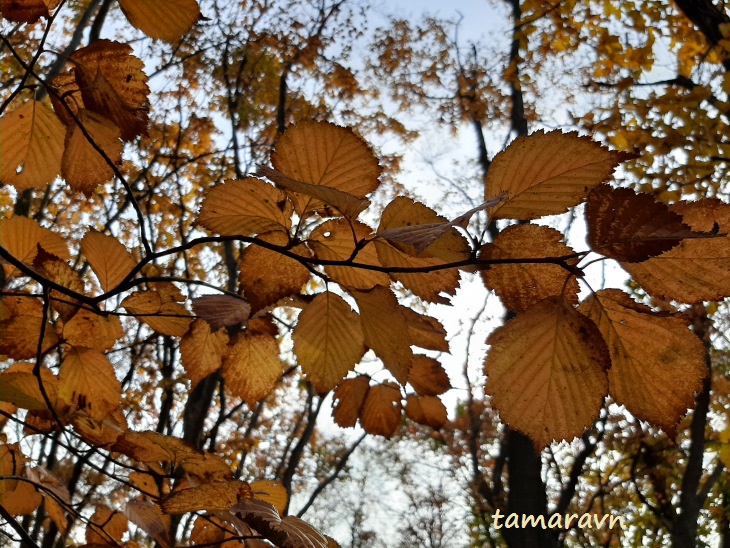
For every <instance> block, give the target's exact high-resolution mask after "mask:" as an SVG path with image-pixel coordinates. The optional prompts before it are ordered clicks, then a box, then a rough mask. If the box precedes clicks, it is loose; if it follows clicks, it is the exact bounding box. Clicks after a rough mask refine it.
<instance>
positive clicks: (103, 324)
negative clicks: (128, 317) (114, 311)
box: [63, 308, 124, 352]
mask: <svg viewBox="0 0 730 548" xmlns="http://www.w3.org/2000/svg"><path fill="white" fill-rule="evenodd" d="M123 334H124V332H123V331H122V323H121V322H120V321H119V318H118V317H117V316H103V315H101V314H96V313H95V312H92V311H91V310H87V309H85V308H82V309H80V310H79V311H78V312H76V314H74V316H73V317H72V318H71V319H70V320H69V321H68V322H67V323H66V325H64V326H63V338H64V339H66V342H67V343H68V344H70V345H72V346H85V347H87V348H93V349H95V350H99V351H101V352H105V351H107V350H111V349H112V347H113V346H114V343H115V342H116V341H117V340H118V339H120V338H121V337H122V335H123Z"/></svg>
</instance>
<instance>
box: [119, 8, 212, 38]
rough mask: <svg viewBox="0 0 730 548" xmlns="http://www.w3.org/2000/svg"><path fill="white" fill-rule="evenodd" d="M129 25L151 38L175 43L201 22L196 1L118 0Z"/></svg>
mask: <svg viewBox="0 0 730 548" xmlns="http://www.w3.org/2000/svg"><path fill="white" fill-rule="evenodd" d="M119 7H120V8H122V11H123V12H124V15H126V16H127V20H128V21H129V23H130V24H131V25H132V26H133V27H135V28H137V29H139V30H141V31H142V32H144V33H145V34H146V35H147V36H149V37H150V38H161V39H162V40H164V41H165V42H177V41H178V40H179V39H180V38H182V37H183V36H184V35H185V33H187V32H188V31H189V30H190V29H191V27H192V26H193V25H194V24H195V23H197V22H198V20H199V19H200V8H199V7H198V2H197V1H196V0H161V1H160V0H156V1H155V2H147V1H146V0H119Z"/></svg>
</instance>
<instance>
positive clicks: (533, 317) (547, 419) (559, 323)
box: [484, 297, 611, 450]
mask: <svg viewBox="0 0 730 548" xmlns="http://www.w3.org/2000/svg"><path fill="white" fill-rule="evenodd" d="M487 344H489V345H491V348H490V350H489V351H488V353H487V358H486V360H485V362H484V371H485V373H486V374H487V376H488V379H487V386H486V390H487V392H488V393H489V394H490V395H491V396H492V402H493V404H494V407H495V408H496V409H497V410H498V411H499V414H500V416H501V418H502V420H503V421H504V422H505V423H507V424H509V426H510V427H511V428H514V429H515V430H519V431H520V432H523V433H524V434H526V435H527V436H528V437H529V438H530V439H531V440H532V441H533V443H534V444H535V448H536V449H537V450H541V449H543V448H544V447H545V446H547V445H548V444H549V443H550V442H551V441H553V440H564V439H571V438H573V437H575V436H579V435H580V434H581V433H582V432H583V430H585V429H586V428H587V427H589V426H590V425H591V424H592V423H593V421H594V420H595V419H596V417H598V413H599V411H600V409H601V405H602V403H603V399H604V398H605V396H606V394H607V393H608V379H607V375H606V370H607V369H608V368H609V366H610V363H611V362H610V358H609V354H608V349H607V348H606V343H605V342H603V338H602V337H601V333H600V331H599V330H598V328H597V327H596V326H595V324H594V323H593V322H592V321H591V320H590V319H588V318H586V317H585V316H583V315H582V314H580V313H578V312H577V311H576V310H575V309H574V308H573V307H572V306H570V305H568V304H567V303H565V301H563V300H562V299H561V298H559V297H548V298H547V299H544V300H542V301H540V302H539V303H538V304H536V305H535V306H533V307H532V308H530V309H528V310H527V311H526V312H525V313H524V314H518V315H517V317H516V318H515V319H513V320H511V321H509V322H508V323H506V324H505V325H504V326H502V327H500V328H498V329H496V330H495V331H494V332H493V333H492V334H491V335H490V336H489V339H488V340H487Z"/></svg>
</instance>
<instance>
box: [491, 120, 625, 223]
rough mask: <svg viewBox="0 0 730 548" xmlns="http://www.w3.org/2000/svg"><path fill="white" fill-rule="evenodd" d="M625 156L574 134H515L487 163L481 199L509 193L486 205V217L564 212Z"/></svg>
mask: <svg viewBox="0 0 730 548" xmlns="http://www.w3.org/2000/svg"><path fill="white" fill-rule="evenodd" d="M630 157H631V156H630V155H628V154H625V153H621V152H615V151H611V150H608V149H606V148H604V147H603V146H601V145H600V144H599V143H596V142H594V141H592V140H590V139H589V138H587V137H579V136H578V135H577V134H576V133H561V132H560V131H551V132H549V133H544V132H543V131H538V132H536V133H533V134H531V135H527V136H520V137H518V138H517V139H515V140H514V141H512V143H511V144H510V145H509V146H508V147H507V148H506V149H505V150H504V151H502V152H501V153H499V154H498V155H497V156H495V158H494V160H493V161H492V165H491V166H490V167H489V173H488V174H487V182H486V198H487V199H490V198H493V197H495V196H497V195H499V194H500V193H501V192H504V191H506V192H507V193H508V196H509V199H508V200H507V202H506V203H503V204H500V205H497V206H495V207H494V208H492V209H491V210H490V218H491V219H522V220H529V219H537V218H539V217H543V216H545V215H555V214H557V213H563V212H565V211H567V210H568V208H570V207H573V206H576V205H578V204H580V203H581V202H582V201H583V200H585V198H586V196H587V194H588V192H589V191H590V190H591V188H593V187H594V186H597V185H599V184H601V183H602V182H604V181H605V180H606V179H608V178H609V177H610V176H611V175H612V174H613V170H614V169H615V168H616V166H618V165H619V164H620V163H621V162H622V161H624V160H627V159H629V158H630Z"/></svg>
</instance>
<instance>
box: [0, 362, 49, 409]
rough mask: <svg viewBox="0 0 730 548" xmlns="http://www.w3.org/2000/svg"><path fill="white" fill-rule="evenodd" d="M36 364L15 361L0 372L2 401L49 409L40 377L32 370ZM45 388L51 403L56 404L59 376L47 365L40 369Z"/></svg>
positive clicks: (19, 405) (0, 395) (23, 406)
mask: <svg viewBox="0 0 730 548" xmlns="http://www.w3.org/2000/svg"><path fill="white" fill-rule="evenodd" d="M33 368H34V364H30V363H15V364H13V365H12V366H11V367H9V368H8V369H6V370H5V371H3V372H2V373H0V401H7V402H11V403H13V404H15V405H17V406H18V407H20V408H21V409H35V410H37V411H43V410H47V409H48V405H47V404H46V400H45V398H44V397H43V393H42V392H41V389H40V386H39V383H38V377H36V376H35V375H34V374H33V373H32V371H33ZM40 377H41V381H42V382H43V389H44V390H45V392H46V396H47V397H48V401H50V402H51V405H53V406H55V405H56V398H57V397H58V378H57V377H56V376H55V375H54V374H53V373H51V372H50V371H49V370H48V369H46V368H45V367H41V369H40Z"/></svg>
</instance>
